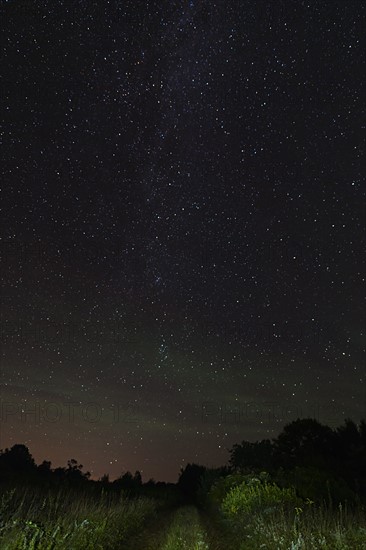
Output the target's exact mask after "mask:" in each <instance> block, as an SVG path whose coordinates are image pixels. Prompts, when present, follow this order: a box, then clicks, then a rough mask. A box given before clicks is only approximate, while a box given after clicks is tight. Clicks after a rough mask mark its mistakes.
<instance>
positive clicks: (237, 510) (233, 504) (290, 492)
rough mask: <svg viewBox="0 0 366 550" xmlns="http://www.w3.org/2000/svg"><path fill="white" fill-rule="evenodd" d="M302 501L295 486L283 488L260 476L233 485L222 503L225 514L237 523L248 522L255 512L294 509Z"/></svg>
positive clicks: (263, 512)
mask: <svg viewBox="0 0 366 550" xmlns="http://www.w3.org/2000/svg"><path fill="white" fill-rule="evenodd" d="M301 502H302V501H300V499H299V498H298V497H297V496H296V492H295V490H294V489H293V488H287V489H286V488H285V489H281V488H280V487H278V486H277V485H275V484H274V483H269V482H268V481H262V480H260V479H258V478H252V479H250V480H246V481H244V482H243V483H241V484H240V485H238V486H236V487H232V488H231V489H230V491H229V493H228V494H227V495H226V497H225V498H224V500H223V502H222V504H221V511H222V513H223V514H224V516H225V517H226V518H227V519H229V520H233V521H234V522H235V523H236V522H239V523H241V522H242V521H245V522H248V521H249V519H250V517H251V516H253V515H254V514H271V513H273V512H279V511H285V510H294V509H295V507H296V506H299V504H301Z"/></svg>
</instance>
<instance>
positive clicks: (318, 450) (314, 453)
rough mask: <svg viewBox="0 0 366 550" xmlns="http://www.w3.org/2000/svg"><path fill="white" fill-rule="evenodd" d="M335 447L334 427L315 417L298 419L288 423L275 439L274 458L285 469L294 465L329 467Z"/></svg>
mask: <svg viewBox="0 0 366 550" xmlns="http://www.w3.org/2000/svg"><path fill="white" fill-rule="evenodd" d="M333 449H334V433H333V431H332V429H331V428H329V426H324V425H322V424H320V423H319V422H318V421H317V420H315V419H313V418H303V419H297V420H294V421H293V422H291V423H290V424H287V425H286V426H285V427H284V428H283V430H282V432H281V433H280V434H279V436H278V437H277V438H276V439H274V441H273V450H274V453H273V456H274V460H275V462H276V464H277V465H278V466H282V467H284V468H285V469H286V468H292V467H294V466H313V467H324V468H327V467H328V458H329V456H331V455H332V453H333Z"/></svg>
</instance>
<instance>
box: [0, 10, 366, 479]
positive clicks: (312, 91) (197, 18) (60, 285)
mask: <svg viewBox="0 0 366 550" xmlns="http://www.w3.org/2000/svg"><path fill="white" fill-rule="evenodd" d="M364 16H365V9H364V7H363V6H362V3H361V2H359V1H358V0H348V1H347V2H345V1H344V0H341V1H340V0H308V1H300V0H291V1H289V0H277V1H275V2H274V1H267V0H241V1H238V0H225V1H224V0H213V1H212V2H206V1H203V0H190V1H187V0H182V1H179V2H178V1H176V0H169V1H168V0H159V1H151V0H148V1H145V2H143V1H141V2H136V0H133V1H132V0H125V1H116V0H109V1H105V2H96V1H91V0H88V1H87V0H79V1H77V2H76V1H75V2H66V1H64V0H60V1H58V2H53V1H51V0H49V1H47V0H43V1H41V0H35V1H33V2H31V1H30V0H29V1H27V0H22V1H17V0H8V1H2V2H1V21H2V23H1V25H2V32H1V34H2V42H3V47H2V50H3V55H2V71H1V73H2V75H3V80H2V89H3V93H2V121H3V124H2V132H1V136H2V143H3V147H2V151H3V153H2V158H3V163H2V173H3V174H2V183H3V185H2V187H3V189H2V193H3V198H2V206H1V214H2V225H1V241H0V253H1V287H0V288H1V291H0V292H1V294H0V305H1V416H0V418H1V425H0V448H5V447H9V446H11V445H13V444H15V443H24V444H26V445H28V447H29V449H30V451H31V453H32V454H33V456H34V457H35V459H36V461H37V462H40V461H42V460H43V459H49V460H52V464H53V466H58V465H65V464H66V461H67V460H68V459H69V458H76V459H77V460H78V461H80V462H81V463H82V464H83V465H84V466H85V469H87V470H90V471H91V472H92V475H93V477H95V478H97V477H99V476H101V475H102V474H104V473H107V472H108V473H109V474H110V476H111V478H115V477H117V476H118V475H120V474H121V473H122V472H124V471H125V470H131V471H135V470H136V469H138V470H140V471H141V472H142V476H143V479H144V480H147V479H148V478H150V477H153V478H155V479H160V480H166V481H175V480H176V479H177V476H178V474H179V470H180V468H181V467H184V466H185V464H187V463H188V462H193V461H194V462H198V463H201V464H205V465H211V466H216V465H221V464H224V463H226V462H227V460H228V452H227V449H228V448H230V447H231V446H232V445H233V444H234V443H237V442H241V441H242V440H243V439H247V440H249V441H255V440H257V439H262V438H272V437H275V436H276V435H278V433H279V432H280V431H281V429H282V428H283V426H284V425H285V424H286V423H288V422H290V421H291V420H295V419H296V418H298V417H300V418H302V417H308V416H311V417H313V418H317V419H318V420H319V421H320V422H323V423H326V424H328V425H330V426H337V425H339V424H341V423H343V420H344V418H346V417H350V418H352V419H353V420H355V421H357V422H358V421H359V420H360V419H361V418H365V416H366V390H365V367H364V316H363V307H362V298H363V295H364V294H363V289H364V255H363V250H364V246H365V239H364V229H363V226H364V211H363V206H362V204H363V199H364V189H362V181H363V176H364V173H365V170H364V118H363V115H364V101H363V97H364V92H365V90H364V88H365V79H364V76H363V75H364V69H365V67H364V56H363V52H364V47H365V43H364V34H365V33H364V32H362V31H364V28H365V27H364V25H363V24H364Z"/></svg>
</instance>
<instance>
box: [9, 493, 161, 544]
mask: <svg viewBox="0 0 366 550" xmlns="http://www.w3.org/2000/svg"><path fill="white" fill-rule="evenodd" d="M156 513H157V504H156V503H155V502H154V500H153V499H148V498H145V497H140V498H137V499H133V500H129V499H127V498H126V497H125V495H124V494H120V495H118V496H114V495H107V494H104V493H103V492H101V494H100V495H99V498H98V497H96V496H92V495H89V494H78V493H75V492H73V491H67V490H59V491H58V492H57V493H55V492H54V491H52V492H49V493H46V494H45V493H43V492H33V491H31V490H25V491H24V493H23V494H21V492H20V491H19V490H12V491H9V492H6V493H5V494H3V495H2V499H1V504H0V548H1V549H2V550H18V549H22V550H23V549H24V550H36V549H37V550H66V549H68V550H70V549H71V548H72V549H73V550H79V549H83V550H89V549H90V550H92V549H95V550H102V549H103V550H104V549H113V548H121V544H123V543H124V542H125V541H127V540H128V539H129V537H131V536H132V535H133V534H134V533H136V531H137V530H138V529H141V528H142V525H143V524H144V522H145V520H146V519H147V518H150V517H152V516H153V515H155V514H156Z"/></svg>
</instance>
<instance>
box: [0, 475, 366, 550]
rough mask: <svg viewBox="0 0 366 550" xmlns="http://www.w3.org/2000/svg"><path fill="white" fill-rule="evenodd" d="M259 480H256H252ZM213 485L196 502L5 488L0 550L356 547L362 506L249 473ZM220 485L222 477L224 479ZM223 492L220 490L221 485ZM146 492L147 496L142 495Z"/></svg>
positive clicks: (364, 532) (151, 493)
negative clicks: (301, 493)
mask: <svg viewBox="0 0 366 550" xmlns="http://www.w3.org/2000/svg"><path fill="white" fill-rule="evenodd" d="M253 480H254V481H253ZM219 485H220V483H216V485H213V486H212V487H211V489H210V491H208V492H207V493H206V494H205V495H201V498H200V499H199V500H198V502H197V503H196V504H193V503H188V502H184V501H182V499H181V497H180V496H179V494H178V493H177V492H174V490H173V491H172V490H164V491H159V490H157V489H156V488H152V489H150V490H148V491H147V490H145V491H144V490H143V489H141V491H140V494H133V495H132V494H131V493H128V492H127V491H123V490H122V491H120V492H119V493H118V494H117V493H116V492H115V491H113V492H110V491H108V490H105V489H103V488H101V487H99V486H98V487H94V488H93V490H91V489H90V488H88V489H86V488H83V489H80V488H78V489H70V488H69V489H61V488H59V489H57V490H55V489H54V488H53V489H50V490H45V489H44V488H43V489H35V488H31V487H29V488H21V487H17V488H15V489H6V490H3V492H2V494H1V509H0V548H1V550H16V549H17V550H18V549H19V550H20V549H22V550H23V549H24V550H28V549H29V550H38V549H39V550H66V549H67V550H79V549H80V550H81V549H86V550H89V549H90V550H92V549H93V550H94V549H95V550H101V549H110V550H112V549H125V550H158V549H159V550H227V549H233V550H246V549H248V550H249V549H253V550H254V549H259V548H263V549H266V548H267V549H271V550H272V549H273V550H278V549H289V550H308V549H309V550H310V549H318V548H322V549H327V550H346V549H349V550H358V549H360V550H361V549H364V548H366V511H365V507H364V506H363V505H359V506H356V507H355V506H352V507H347V504H338V505H337V506H336V505H332V504H331V503H329V504H326V503H322V504H320V505H319V504H315V503H313V502H312V501H310V500H309V499H308V500H307V501H306V500H301V501H300V500H299V499H298V498H297V497H296V495H295V494H294V493H293V492H292V491H290V490H287V489H286V490H285V489H278V488H277V487H276V486H275V485H273V484H271V483H267V482H263V480H260V479H255V478H251V480H249V478H248V476H246V479H245V480H244V482H243V479H241V482H240V483H238V479H236V481H235V480H231V483H230V484H228V483H227V482H226V485H227V486H228V485H229V486H230V488H229V489H228V490H227V491H226V492H225V491H220V490H218V487H219ZM221 485H222V482H221ZM219 489H220V487H219ZM144 493H146V494H144Z"/></svg>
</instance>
